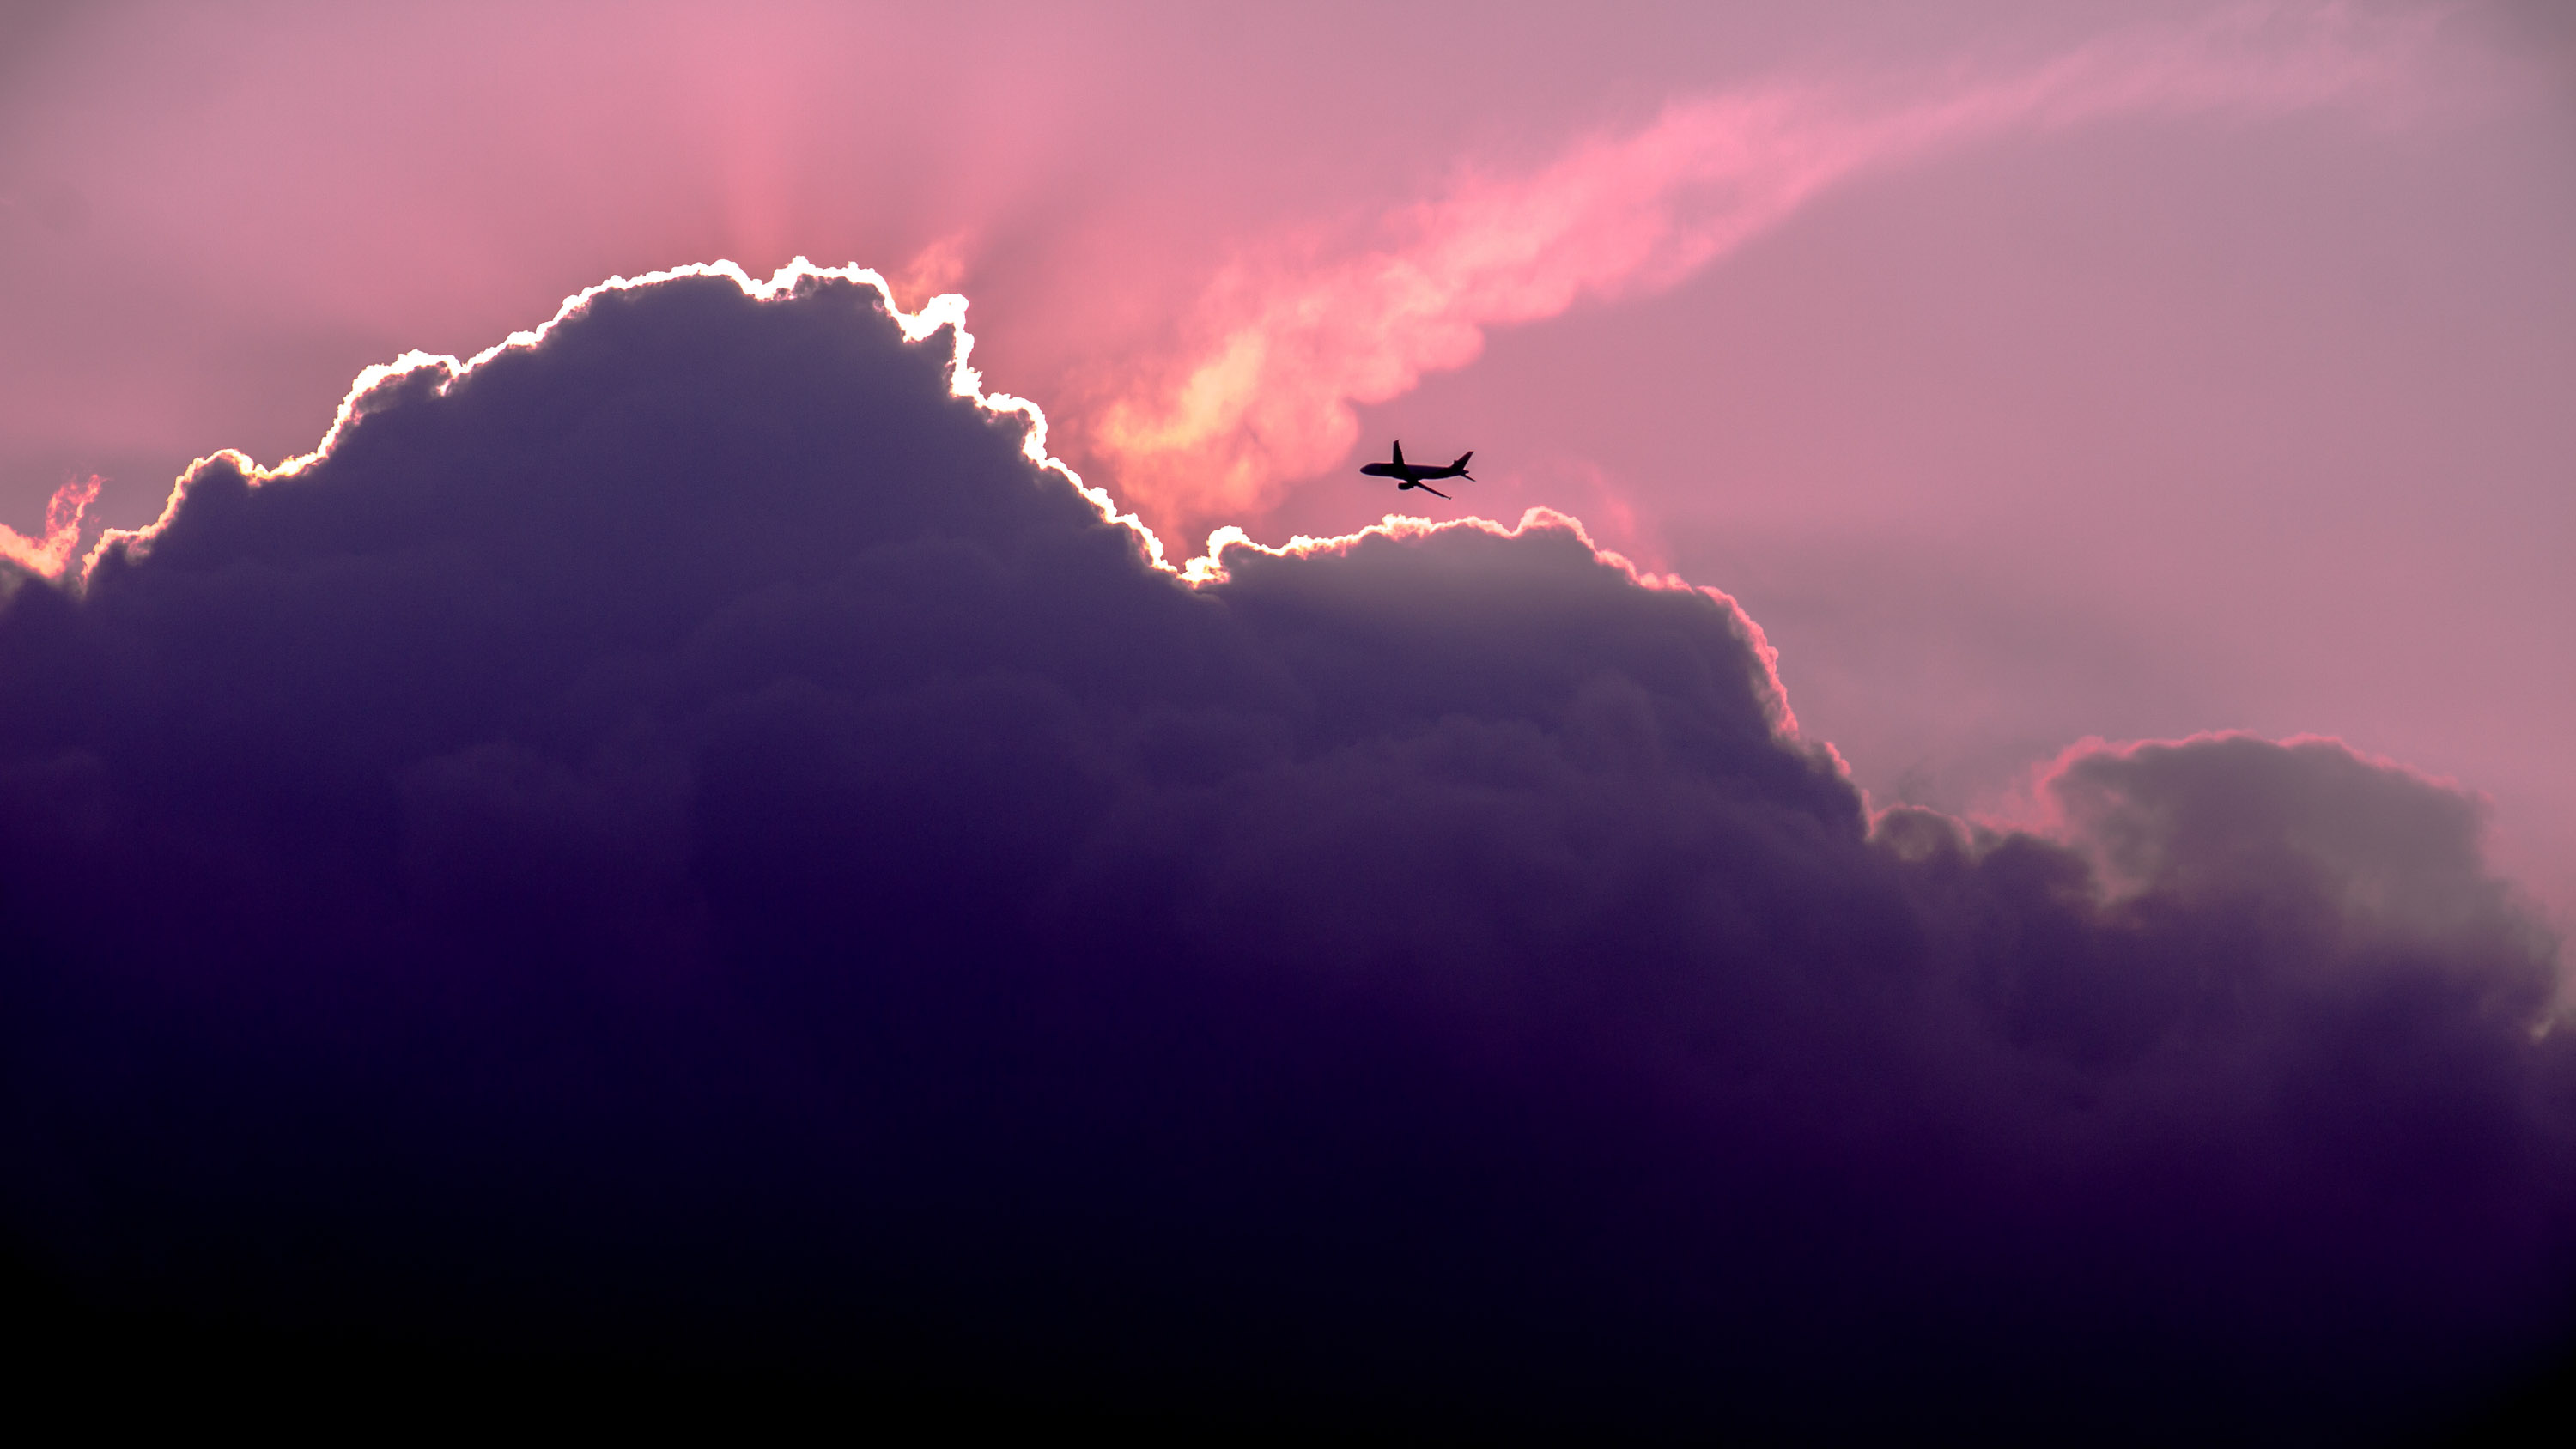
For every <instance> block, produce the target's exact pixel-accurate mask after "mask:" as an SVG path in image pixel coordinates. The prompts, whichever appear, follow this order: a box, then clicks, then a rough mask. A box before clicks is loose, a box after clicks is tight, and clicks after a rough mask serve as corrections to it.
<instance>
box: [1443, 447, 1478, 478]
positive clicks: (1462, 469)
mask: <svg viewBox="0 0 2576 1449" xmlns="http://www.w3.org/2000/svg"><path fill="white" fill-rule="evenodd" d="M1474 456H1476V452H1475V450H1474V449H1473V448H1470V449H1468V450H1467V451H1466V452H1464V453H1460V454H1459V455H1458V461H1457V462H1455V463H1452V464H1450V465H1449V466H1450V467H1452V468H1455V469H1457V470H1458V476H1459V477H1461V478H1465V479H1466V480H1467V481H1468V482H1470V483H1473V482H1475V481H1476V480H1475V478H1474V476H1473V475H1471V474H1469V473H1468V471H1467V460H1468V459H1470V458H1472V457H1474Z"/></svg>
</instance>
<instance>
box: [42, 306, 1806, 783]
mask: <svg viewBox="0 0 2576 1449" xmlns="http://www.w3.org/2000/svg"><path fill="white" fill-rule="evenodd" d="M688 277H722V278H725V279H727V280H729V281H731V282H732V283H733V284H734V285H736V286H738V287H740V288H741V289H742V291H743V294H744V295H745V296H748V297H750V298H752V299H753V300H755V301H761V302H771V301H778V300H782V299H784V298H788V297H792V296H794V295H795V293H796V290H797V288H798V287H800V286H802V285H804V284H806V283H808V282H822V281H839V282H848V283H852V284H855V285H859V286H865V287H870V288H873V289H875V291H876V294H877V297H878V300H879V303H880V305H882V306H883V307H884V308H885V310H886V313H887V315H888V316H890V317H892V318H893V319H894V321H895V325H896V326H897V327H899V328H900V329H901V330H902V332H903V336H904V340H905V341H906V342H910V343H916V344H917V343H921V342H925V341H927V340H929V339H930V338H931V337H932V336H934V335H936V334H937V333H938V332H939V330H940V329H941V328H943V327H944V328H947V329H949V336H950V339H951V341H950V344H949V346H950V351H949V358H948V370H949V392H950V393H951V394H953V395H954V396H956V397H959V398H963V399H965V400H966V401H968V402H971V403H973V404H974V405H975V406H977V407H979V408H982V409H983V410H985V411H986V412H988V413H992V414H994V415H996V416H1004V417H1012V418H1017V419H1018V420H1019V421H1020V423H1021V425H1022V427H1023V430H1024V437H1023V440H1022V442H1021V445H1020V451H1021V452H1022V453H1024V454H1025V455H1027V457H1028V459H1029V461H1030V462H1031V463H1034V464H1036V465H1037V466H1038V468H1039V469H1040V470H1041V471H1044V472H1048V473H1053V474H1055V475H1057V476H1058V477H1060V478H1062V479H1063V480H1064V481H1065V482H1066V483H1067V484H1068V485H1070V486H1071V487H1072V488H1073V490H1074V491H1075V492H1077V493H1079V494H1081V495H1082V497H1083V498H1084V499H1085V500H1086V501H1088V502H1089V503H1090V504H1091V506H1092V507H1093V508H1094V509H1095V510H1097V511H1098V513H1099V515H1100V517H1101V520H1102V521H1103V522H1106V523H1110V524H1114V525H1116V526H1118V527H1122V528H1126V529H1129V530H1131V531H1132V532H1134V534H1135V535H1136V537H1137V540H1138V543H1139V545H1140V546H1141V547H1142V548H1143V549H1144V551H1145V556H1146V558H1147V560H1148V561H1149V562H1151V563H1152V565H1153V566H1154V567H1155V568H1157V569H1160V570H1162V571H1163V572H1165V573H1168V574H1172V575H1174V576H1176V577H1177V578H1178V579H1179V580H1180V581H1181V582H1183V583H1185V584H1187V585H1189V586H1190V587H1192V588H1198V587H1203V586H1208V585H1214V584H1221V583H1223V582H1225V580H1226V578H1227V573H1226V568H1225V563H1224V554H1225V552H1226V551H1227V550H1229V549H1249V550H1252V551H1255V552H1258V553H1263V554H1268V555H1270V556H1272V557H1274V558H1288V557H1299V556H1304V555H1309V554H1318V553H1339V552H1343V551H1346V550H1348V549H1351V548H1355V547H1357V546H1359V545H1360V544H1361V543H1362V542H1363V541H1365V540H1367V539H1368V538H1371V537H1383V538H1388V539H1408V538H1418V537H1423V536H1426V535H1429V534H1434V533H1440V532H1445V531H1448V530H1451V529H1474V530H1480V531H1482V532H1486V533H1491V534H1494V535H1496V536H1498V537H1503V538H1515V537H1518V536H1519V535H1520V534H1521V533H1522V532H1524V531H1526V530H1529V529H1533V528H1536V529H1548V530H1557V531H1562V532H1565V533H1568V534H1571V535H1572V536H1573V537H1574V539H1575V540H1576V541H1578V542H1580V543H1581V544H1582V545H1583V546H1584V547H1585V548H1587V549H1589V550H1591V552H1592V556H1593V557H1594V558H1595V559H1597V560H1599V561H1600V562H1601V563H1602V564H1603V565H1604V566H1606V567H1610V568H1614V569H1617V570H1619V571H1620V572H1621V573H1624V574H1625V575H1627V577H1628V579H1629V580H1630V581H1631V582H1633V583H1634V584H1636V585H1637V586H1638V587H1641V588H1648V589H1659V590H1679V591H1685V592H1691V593H1697V594H1700V595H1703V596H1705V597H1706V598H1708V599H1709V600H1710V601H1711V602H1713V603H1715V604H1716V605H1717V606H1718V607H1719V608H1720V609H1722V610H1723V611H1724V612H1725V613H1726V614H1727V615H1728V617H1729V620H1730V622H1731V623H1732V624H1733V626H1734V627H1735V628H1736V630H1737V631H1738V632H1739V633H1740V634H1741V635H1742V636H1743V638H1744V639H1745V641H1746V642H1747V643H1748V644H1749V645H1750V646H1751V647H1752V649H1753V653H1754V657H1755V658H1757V659H1759V660H1760V661H1761V664H1762V671H1763V676H1764V677H1763V686H1764V690H1765V694H1766V698H1765V700H1764V704H1765V707H1766V708H1767V709H1769V710H1770V712H1771V715H1772V726H1773V728H1774V729H1775V730H1776V731H1777V732H1778V733H1779V734H1780V735H1781V736H1782V737H1783V738H1784V739H1789V740H1800V734H1799V730H1798V719H1797V715H1796V714H1795V713H1794V712H1792V711H1791V709H1790V708H1789V694H1788V690H1787V689H1786V688H1785V687H1783V686H1782V684H1781V682H1780V668H1779V663H1780V651H1779V650H1777V649H1776V648H1774V647H1772V645H1771V642H1770V640H1769V638H1768V637H1767V636H1765V635H1764V634H1763V632H1762V626H1761V625H1760V624H1758V623H1756V622H1754V620H1753V617H1752V616H1751V615H1750V614H1747V613H1746V612H1745V611H1744V608H1743V606H1742V605H1740V604H1738V603H1737V602H1736V601H1735V600H1734V598H1732V597H1731V596H1729V595H1728V594H1726V593H1724V592H1723V591H1721V590H1718V589H1714V588H1709V587H1707V586H1705V585H1699V584H1693V583H1691V582H1689V581H1688V580H1685V579H1683V578H1681V577H1680V576H1679V575H1676V574H1656V573H1650V572H1647V571H1645V570H1642V569H1640V568H1638V567H1637V566H1636V564H1634V563H1633V562H1631V561H1630V560H1629V559H1628V558H1627V557H1625V556H1624V555H1621V554H1619V553H1616V552H1614V551H1611V550H1608V549H1604V548H1602V547H1601V546H1600V545H1598V544H1596V543H1594V542H1593V541H1592V536H1591V534H1590V533H1588V532H1587V531H1585V529H1584V526H1583V523H1582V521H1581V520H1580V519H1577V518H1575V517H1574V516H1572V515H1571V514H1567V513H1561V512H1559V511H1557V510H1555V509H1552V508H1543V507H1542V508H1532V509H1530V510H1528V511H1527V512H1525V513H1523V514H1522V515H1521V518H1520V521H1519V522H1518V523H1516V524H1513V525H1511V526H1510V527H1508V528H1507V527H1505V526H1504V525H1502V524H1500V523H1496V522H1494V521H1493V520H1491V519H1487V518H1480V517H1474V516H1470V517H1467V518H1462V519H1457V520H1453V521H1448V522H1437V521H1434V520H1432V519H1428V518H1421V517H1413V516H1408V515H1403V514H1394V513H1390V514H1387V515H1386V516H1385V517H1384V518H1383V519H1381V520H1380V521H1379V522H1377V523H1373V524H1371V525H1369V526H1368V527H1366V528H1362V529H1359V530H1356V531H1354V532H1351V533H1345V534H1335V535H1332V536H1329V537H1321V538H1318V537H1312V536H1309V535H1306V534H1297V535H1295V536H1293V537H1291V538H1290V539H1289V540H1288V541H1287V542H1286V543H1285V544H1282V545H1279V546H1276V547H1274V546H1271V545H1269V544H1264V543H1259V542H1256V541H1255V540H1254V539H1253V537H1252V536H1251V535H1250V534H1249V533H1247V532H1245V531H1244V529H1243V528H1241V527H1240V526H1238V525H1235V524H1227V525H1225V526H1224V527H1222V528H1219V529H1217V530H1216V531H1214V532H1212V533H1210V534H1209V535H1208V539H1207V545H1206V551H1205V552H1203V553H1201V554H1200V555H1199V556H1198V557H1196V558H1193V559H1191V560H1189V561H1188V562H1187V563H1185V564H1181V565H1178V566H1175V565H1174V564H1172V563H1171V562H1170V560H1169V558H1168V557H1167V556H1166V554H1165V552H1164V548H1163V540H1162V538H1161V537H1160V536H1159V535H1157V534H1156V533H1155V532H1154V530H1153V529H1152V528H1151V527H1150V526H1148V525H1147V524H1146V523H1145V521H1144V520H1143V519H1142V518H1140V517H1139V516H1137V515H1136V514H1134V513H1132V512H1121V511H1120V510H1119V507H1118V503H1117V500H1116V499H1115V498H1113V497H1111V496H1110V493H1109V490H1108V489H1106V488H1102V487H1096V486H1094V485H1092V484H1089V483H1086V482H1084V481H1083V478H1082V475H1081V474H1080V473H1077V472H1075V471H1074V470H1073V468H1072V467H1071V466H1070V465H1068V464H1067V463H1065V462H1064V460H1063V459H1061V458H1058V457H1055V456H1054V455H1053V454H1051V453H1049V452H1048V451H1047V445H1046V441H1047V416H1046V410H1045V409H1044V408H1041V407H1040V406H1038V404H1036V403H1035V402H1032V401H1030V400H1029V399H1027V398H1023V397H1017V396H1014V395H1012V394H1010V393H1005V392H987V391H986V390H985V389H984V375H983V374H982V373H981V372H979V371H977V370H976V369H975V367H974V366H973V365H972V364H971V363H970V362H969V361H968V359H969V358H970V357H971V356H972V355H973V353H974V350H975V335H974V334H973V333H971V332H969V331H967V330H966V308H967V299H966V297H965V296H964V295H963V294H961V293H957V292H943V293H941V294H939V295H938V296H935V297H932V298H931V299H930V300H928V301H927V302H924V303H923V304H922V305H921V308H920V310H919V311H914V312H907V311H905V310H904V309H903V308H902V306H901V305H900V304H898V303H897V302H896V301H895V294H894V286H893V284H892V283H891V282H890V281H888V280H887V278H886V277H885V276H884V274H882V273H880V272H878V271H877V270H876V269H875V268H873V267H862V266H858V265H856V264H850V265H844V266H838V267H822V266H816V265H815V264H814V263H813V262H812V261H810V260H808V259H806V258H805V257H802V256H799V257H797V258H796V259H795V260H793V261H791V262H789V263H788V264H787V265H785V266H783V267H780V268H779V269H778V270H777V271H776V272H775V273H772V274H771V276H770V278H769V280H767V281H765V282H763V281H756V280H754V279H753V278H752V276H751V275H750V274H749V273H748V272H745V271H744V270H743V269H742V267H741V266H740V265H739V264H737V263H735V262H731V261H724V260H719V261H713V262H693V263H690V264H688V265H686V266H678V267H671V268H667V269H665V270H662V271H656V272H646V273H644V274H642V275H641V276H634V277H628V276H622V275H621V276H613V277H610V278H609V279H608V280H606V281H604V282H598V283H595V284H593V285H591V286H588V287H584V288H582V289H581V290H580V291H578V292H575V293H573V294H572V295H571V296H569V297H566V298H565V299H564V300H563V303H562V305H561V306H558V307H557V308H556V309H555V313H554V316H552V317H550V318H548V319H547V320H546V321H545V322H544V323H543V324H541V325H539V326H537V327H535V328H531V329H526V330H522V331H517V332H513V333H511V334H510V335H509V336H508V337H505V338H503V339H502V340H501V341H499V342H496V343H494V344H493V345H491V346H490V347H487V348H484V349H483V350H482V351H480V352H478V353H475V354H474V355H473V356H471V357H467V358H458V357H456V356H454V355H452V354H446V353H433V352H423V351H418V350H414V351H411V352H406V353H404V354H402V355H401V356H400V357H397V358H395V359H394V360H393V361H391V362H380V363H375V364H372V365H370V366H368V367H366V368H363V369H361V370H360V371H359V373H358V376H357V378H356V380H354V381H353V382H351V383H350V384H349V390H348V393H347V394H346V395H345V396H343V397H342V398H341V400H340V407H339V410H338V411H337V412H336V413H335V414H334V415H333V416H332V419H331V426H330V427H329V428H328V429H327V430H325V431H324V433H323V434H322V440H321V441H320V442H319V443H316V444H315V445H314V446H313V448H312V449H311V450H310V451H308V452H304V453H299V454H297V455H295V456H294V457H291V458H288V459H286V460H285V461H283V462H281V463H279V464H277V465H276V466H274V467H266V466H263V465H261V464H260V463H258V462H256V461H255V460H253V459H251V458H250V457H249V456H247V455H245V454H243V453H242V452H240V451H239V450H237V449H232V448H220V449H217V450H216V451H214V452H212V453H209V454H206V455H205V456H203V457H200V458H197V459H195V460H194V461H192V462H191V463H189V465H188V466H187V468H186V469H185V470H183V471H182V472H181V473H180V475H179V477H178V478H177V479H176V480H174V481H173V483H172V485H171V488H170V496H169V498H168V499H167V500H166V501H165V502H163V504H162V505H161V513H160V515H159V516H158V517H156V518H155V519H153V521H152V522H150V523H148V524H146V525H144V526H143V527H141V528H119V529H109V530H107V531H106V532H104V533H102V534H100V535H99V539H98V542H97V543H95V544H93V545H91V547H90V550H89V552H88V553H87V554H86V555H85V556H84V557H83V559H82V561H81V566H80V570H79V574H78V577H77V580H76V582H77V583H79V584H85V583H87V581H88V579H89V576H90V574H91V572H92V571H93V570H95V569H96V568H97V567H98V564H99V561H100V560H101V559H103V558H105V557H106V556H107V555H108V554H109V553H110V552H122V553H125V554H126V555H127V556H129V557H138V558H139V557H141V556H143V555H144V554H146V553H149V552H150V551H151V547H152V544H153V541H154V540H155V539H157V538H158V537H159V536H160V535H161V533H162V531H163V530H164V529H166V528H167V527H169V525H170V522H171V520H172V519H173V518H174V517H176V516H177V513H178V510H179V507H180V505H181V504H182V503H183V502H184V501H185V499H186V496H187V491H188V480H189V479H190V478H192V477H194V476H195V475H196V473H197V471H198V470H199V469H201V468H203V467H205V466H206V465H207V464H209V463H214V462H218V461H220V462H225V463H228V464H230V465H231V466H232V467H233V468H235V469H237V470H238V471H239V472H240V473H241V475H242V476H243V477H244V478H245V479H247V480H248V481H249V482H250V483H251V484H252V486H254V487H256V486H258V485H259V484H262V483H265V482H268V481H270V480H272V479H277V478H290V477H294V476H296V475H297V474H300V473H303V472H304V471H306V470H307V469H309V468H311V467H313V466H314V465H315V464H316V463H319V462H321V461H322V460H323V459H325V458H328V457H329V456H330V455H331V453H332V450H333V449H334V448H336V447H337V446H338V444H339V441H340V438H341V436H342V435H343V433H344V432H345V431H346V430H347V429H348V427H349V426H350V424H351V423H353V422H355V421H356V420H357V419H358V418H359V417H361V416H363V415H364V414H365V413H366V411H367V401H368V399H370V398H372V397H374V396H375V395H376V394H377V392H378V391H379V390H381V389H383V388H384V387H385V386H386V385H387V384H389V383H394V382H398V381H400V380H402V379H405V378H409V377H414V376H417V375H419V374H421V373H424V372H435V373H438V374H440V377H439V381H438V385H437V389H436V390H437V391H438V392H440V393H445V392H446V391H447V389H448V388H449V387H452V386H454V385H455V383H456V381H457V380H458V379H460V378H462V377H464V376H465V375H467V374H468V373H471V372H473V371H474V370H475V369H476V368H478V367H481V366H482V365H483V364H484V363H487V362H489V361H491V360H492V359H493V358H495V357H499V356H501V355H502V354H504V353H507V352H511V351H514V350H522V349H529V348H534V347H537V346H539V345H540V344H542V343H543V342H544V341H545V340H546V337H547V336H548V334H550V333H552V332H553V331H554V329H555V328H557V327H559V326H561V325H562V324H563V323H564V322H566V321H567V320H569V319H571V318H572V317H574V316H576V315H578V314H579V313H580V312H581V311H582V310H583V309H584V308H585V307H587V306H589V305H590V303H591V301H592V300H593V299H594V298H597V297H600V296H603V295H606V294H608V293H611V292H622V291H630V290H634V289H637V288H643V287H652V286H658V285H661V284H663V283H667V282H672V281H677V280H680V279H683V278H688ZM96 485H97V480H95V479H93V480H91V481H90V483H89V485H88V487H89V489H90V492H91V493H92V494H94V493H95V492H96ZM67 491H68V488H67ZM57 502H58V503H59V502H60V495H58V498H57ZM80 502H81V503H82V504H83V505H86V503H87V502H88V497H87V496H84V497H82V498H81V500H80ZM52 522H53V520H52V518H51V517H50V514H49V517H48V523H49V525H50V524H51V523H52ZM57 532H59V530H57ZM10 536H11V537H16V535H15V534H14V532H13V533H12V534H11V535H10ZM46 546H47V547H52V548H56V549H57V550H58V551H59V552H61V553H62V554H64V556H65V557H66V559H67V558H68V555H69V552H70V549H71V547H72V544H71V542H70V539H69V538H65V539H64V540H62V541H61V543H60V544H59V545H56V544H54V543H52V542H51V535H49V539H48V544H47V545H46ZM1802 743H1804V744H1805V745H1806V746H1807V747H1808V748H1810V749H1812V750H1816V751H1818V752H1819V753H1820V755H1821V757H1822V758H1823V759H1825V760H1828V761H1830V763H1831V765H1832V767H1833V768H1834V769H1835V770H1836V771H1838V772H1839V773H1841V774H1842V775H1843V776H1844V777H1845V778H1849V776H1850V770H1849V767H1848V766H1847V765H1845V764H1844V762H1843V759H1842V756H1841V754H1840V753H1839V752H1837V751H1835V750H1834V748H1833V746H1832V745H1830V744H1825V743H1823V742H1821V741H1802Z"/></svg>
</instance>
